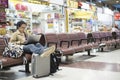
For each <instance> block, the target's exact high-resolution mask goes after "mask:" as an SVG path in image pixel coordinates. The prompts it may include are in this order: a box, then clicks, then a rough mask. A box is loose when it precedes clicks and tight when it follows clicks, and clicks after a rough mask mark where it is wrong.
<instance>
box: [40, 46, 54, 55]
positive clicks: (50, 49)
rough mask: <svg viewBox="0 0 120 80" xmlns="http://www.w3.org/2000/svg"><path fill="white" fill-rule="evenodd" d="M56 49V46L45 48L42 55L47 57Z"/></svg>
mask: <svg viewBox="0 0 120 80" xmlns="http://www.w3.org/2000/svg"><path fill="white" fill-rule="evenodd" d="M54 51H55V46H51V47H48V48H46V49H45V50H44V52H43V53H42V54H41V57H47V56H49V55H50V54H52V53H53V52H54Z"/></svg>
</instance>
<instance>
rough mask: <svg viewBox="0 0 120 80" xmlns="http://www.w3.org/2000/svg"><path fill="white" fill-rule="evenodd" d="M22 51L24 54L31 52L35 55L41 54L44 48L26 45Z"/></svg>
mask: <svg viewBox="0 0 120 80" xmlns="http://www.w3.org/2000/svg"><path fill="white" fill-rule="evenodd" d="M23 50H24V51H25V52H26V51H27V52H32V53H36V54H41V53H43V51H44V47H43V46H41V45H39V46H38V45H35V44H28V45H25V46H24V47H23Z"/></svg>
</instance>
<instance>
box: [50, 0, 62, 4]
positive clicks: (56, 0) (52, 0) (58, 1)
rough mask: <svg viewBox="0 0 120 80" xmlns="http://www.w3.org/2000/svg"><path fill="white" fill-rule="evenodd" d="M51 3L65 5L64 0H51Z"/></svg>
mask: <svg viewBox="0 0 120 80" xmlns="http://www.w3.org/2000/svg"><path fill="white" fill-rule="evenodd" d="M49 2H50V3H53V4H58V5H64V0H49Z"/></svg>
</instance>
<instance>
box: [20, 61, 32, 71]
mask: <svg viewBox="0 0 120 80" xmlns="http://www.w3.org/2000/svg"><path fill="white" fill-rule="evenodd" d="M19 71H20V72H25V73H30V70H29V62H27V63H26V64H25V70H19Z"/></svg>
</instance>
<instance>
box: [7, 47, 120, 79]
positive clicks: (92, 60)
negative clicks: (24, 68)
mask: <svg viewBox="0 0 120 80" xmlns="http://www.w3.org/2000/svg"><path fill="white" fill-rule="evenodd" d="M86 55H87V53H86V52H85V53H80V54H75V55H74V56H73V57H70V59H72V60H73V62H71V63H69V64H61V66H60V68H61V69H62V70H60V71H58V72H56V73H55V74H54V76H48V77H43V78H39V79H35V78H33V77H32V76H29V77H26V76H27V75H25V74H23V73H21V74H20V72H19V73H18V72H17V70H18V67H14V68H12V69H11V71H13V72H14V73H13V74H14V76H20V77H16V78H19V79H18V80H120V49H119V50H114V51H110V52H96V53H92V55H94V56H86ZM63 59H64V58H63ZM16 73H18V75H17V74H16ZM9 80H10V79H9ZM11 80H13V79H11Z"/></svg>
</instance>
